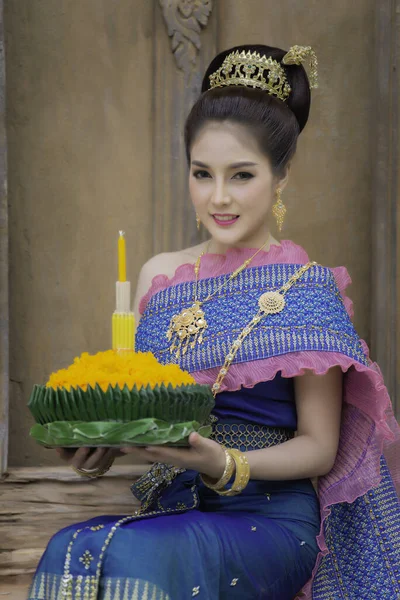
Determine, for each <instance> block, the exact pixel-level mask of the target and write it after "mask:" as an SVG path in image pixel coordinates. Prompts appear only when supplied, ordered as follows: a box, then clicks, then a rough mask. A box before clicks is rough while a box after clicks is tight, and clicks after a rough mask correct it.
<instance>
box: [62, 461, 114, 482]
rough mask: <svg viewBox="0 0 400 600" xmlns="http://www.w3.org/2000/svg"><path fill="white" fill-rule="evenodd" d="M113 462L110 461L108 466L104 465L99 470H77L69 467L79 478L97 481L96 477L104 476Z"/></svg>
mask: <svg viewBox="0 0 400 600" xmlns="http://www.w3.org/2000/svg"><path fill="white" fill-rule="evenodd" d="M113 462H114V461H113V460H112V461H111V462H110V463H108V465H106V466H105V467H103V468H102V469H100V468H96V469H78V467H74V466H73V465H71V468H72V470H73V471H75V473H77V474H78V475H80V476H81V477H88V478H89V479H97V477H101V476H102V475H104V474H105V473H107V471H109V470H110V468H111V467H112V464H113Z"/></svg>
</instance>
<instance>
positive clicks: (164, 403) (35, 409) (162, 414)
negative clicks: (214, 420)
mask: <svg viewBox="0 0 400 600" xmlns="http://www.w3.org/2000/svg"><path fill="white" fill-rule="evenodd" d="M28 406H29V409H30V411H31V413H32V415H33V417H34V419H35V421H36V422H37V423H39V424H42V425H44V424H46V423H51V422H53V421H87V422H92V421H108V420H109V421H122V422H126V421H137V420H139V419H143V418H154V419H161V420H163V421H166V422H169V423H182V422H186V421H198V422H199V423H204V422H205V421H206V420H207V417H208V416H209V414H210V412H211V410H212V408H213V406H214V398H213V396H212V393H211V390H210V388H209V387H208V386H205V385H198V384H193V385H181V386H177V387H176V388H173V387H172V385H170V384H169V385H168V386H165V385H164V384H163V385H160V386H156V387H155V388H154V389H152V388H151V387H150V386H147V387H142V388H141V389H140V390H138V389H137V388H136V386H135V387H133V388H132V389H131V390H130V389H129V388H128V387H127V386H124V387H123V389H122V390H121V389H120V387H119V386H118V385H116V386H115V387H111V386H109V387H108V389H107V391H106V392H104V391H103V390H102V389H101V388H100V386H98V385H96V386H95V388H92V387H90V386H88V388H87V390H86V391H85V390H83V389H82V388H79V387H78V388H71V389H70V391H67V390H66V389H65V388H59V389H57V390H53V389H52V388H46V387H45V386H39V385H35V386H34V388H33V391H32V394H31V397H30V399H29V403H28Z"/></svg>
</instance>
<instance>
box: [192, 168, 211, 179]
mask: <svg viewBox="0 0 400 600" xmlns="http://www.w3.org/2000/svg"><path fill="white" fill-rule="evenodd" d="M193 177H195V179H206V178H208V177H211V175H210V173H209V172H208V171H204V169H201V170H197V171H193Z"/></svg>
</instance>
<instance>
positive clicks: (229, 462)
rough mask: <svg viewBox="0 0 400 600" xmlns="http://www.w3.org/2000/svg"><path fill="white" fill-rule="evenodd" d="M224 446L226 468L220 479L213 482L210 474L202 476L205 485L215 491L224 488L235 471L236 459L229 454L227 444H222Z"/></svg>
mask: <svg viewBox="0 0 400 600" xmlns="http://www.w3.org/2000/svg"><path fill="white" fill-rule="evenodd" d="M222 448H223V450H224V452H225V469H224V472H223V473H222V476H221V477H220V479H218V481H217V482H216V483H212V481H211V478H210V477H208V475H201V476H200V478H201V480H202V482H203V483H204V485H206V486H207V487H208V488H210V490H214V491H218V490H223V489H224V488H225V486H226V484H227V483H228V481H229V480H230V479H231V477H232V475H233V473H234V471H235V461H234V459H233V457H232V456H231V455H230V454H229V452H228V450H227V449H226V448H225V446H222Z"/></svg>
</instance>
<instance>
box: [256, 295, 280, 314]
mask: <svg viewBox="0 0 400 600" xmlns="http://www.w3.org/2000/svg"><path fill="white" fill-rule="evenodd" d="M258 306H259V307H260V310H262V312H263V313H265V314H267V315H275V314H277V313H280V312H281V311H282V310H283V309H284V308H285V298H284V297H283V295H282V294H280V293H279V292H265V294H263V295H262V296H260V298H259V299H258Z"/></svg>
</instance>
